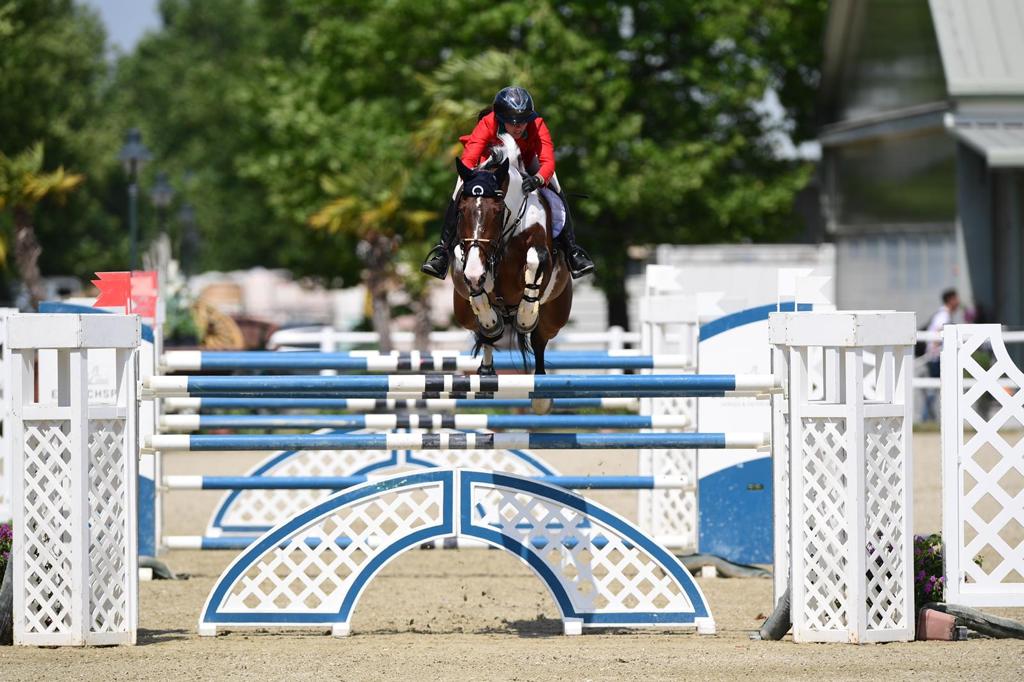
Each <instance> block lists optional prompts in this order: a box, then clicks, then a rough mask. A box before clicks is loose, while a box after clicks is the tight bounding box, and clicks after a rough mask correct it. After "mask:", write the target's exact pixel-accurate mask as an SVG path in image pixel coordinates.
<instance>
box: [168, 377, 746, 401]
mask: <svg viewBox="0 0 1024 682" xmlns="http://www.w3.org/2000/svg"><path fill="white" fill-rule="evenodd" d="M157 378H159V377H157ZM420 379H422V381H420ZM523 379H532V381H528V382H526V381H520V380H523ZM416 386H422V387H421V388H416ZM187 390H188V392H189V394H191V395H202V394H203V393H215V392H228V393H235V392H242V393H291V392H296V391H297V392H305V391H318V392H327V393H330V392H345V393H350V392H351V393H364V392H384V393H388V392H393V393H403V392H409V393H420V392H428V393H430V392H446V391H447V392H458V391H478V392H483V393H487V392H515V391H517V390H531V391H532V392H533V393H536V394H539V395H540V396H543V395H545V394H563V393H566V394H572V393H581V392H582V393H595V392H599V393H601V394H602V395H605V394H608V393H611V392H616V391H638V392H646V391H652V392H658V393H673V392H674V393H688V392H696V393H704V392H712V393H722V392H725V391H735V390H736V376H735V375H733V374H643V375H611V376H609V375H601V374H547V375H537V376H533V377H526V376H523V375H507V374H506V375H497V376H483V377H476V376H452V375H444V374H442V375H425V376H422V377H419V376H402V375H379V376H294V375H284V376H213V377H207V376H192V377H189V378H188V384H187Z"/></svg>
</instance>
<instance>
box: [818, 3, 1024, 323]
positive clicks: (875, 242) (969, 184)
mask: <svg viewBox="0 0 1024 682" xmlns="http://www.w3.org/2000/svg"><path fill="white" fill-rule="evenodd" d="M1022 34H1024V3H1022V2H1020V1H1019V0H975V1H972V2H964V1H962V0H929V2H924V1H923V0H833V2H832V3H831V5H830V9H829V17H828V24H827V29H826V35H825V44H824V65H823V69H822V87H821V113H822V121H823V127H822V129H821V134H820V141H821V144H822V166H821V176H822V207H823V212H824V215H825V223H826V231H827V233H828V234H829V235H830V238H831V239H833V240H834V241H835V244H836V256H837V263H836V272H837V277H838V282H837V295H838V301H837V303H838V304H839V306H840V307H842V308H847V309H857V308H870V307H878V306H879V305H880V304H882V303H881V302H884V305H885V306H886V307H893V308H895V309H905V310H914V311H916V312H917V313H918V320H923V321H927V319H928V316H929V315H931V313H932V312H933V311H934V310H935V309H936V308H937V307H938V305H939V293H940V291H941V290H942V289H944V288H946V287H949V286H955V287H957V288H958V289H960V291H961V293H962V297H963V299H964V300H965V302H967V303H968V305H969V306H973V307H974V308H976V309H978V310H979V311H981V312H983V314H984V315H985V316H987V317H989V318H990V319H992V320H999V321H1001V322H1003V323H1004V324H1008V325H1022V324H1024V302H1022V299H1021V291H1022V288H1024V286H1022V285H1024V281H1022V277H1024V275H1022V265H1024V263H1022V255H1024V244H1022V235H1021V232H1022V227H1024V223H1022V218H1024V215H1022V211H1024V205H1022V204H1024V173H1022V170H1021V168H1022V166H1024V41H1021V40H1020V36H1021V35H1022Z"/></svg>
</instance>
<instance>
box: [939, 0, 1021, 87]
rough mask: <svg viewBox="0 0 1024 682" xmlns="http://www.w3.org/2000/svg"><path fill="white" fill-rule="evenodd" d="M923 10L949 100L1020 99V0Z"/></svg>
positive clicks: (956, 1)
mask: <svg viewBox="0 0 1024 682" xmlns="http://www.w3.org/2000/svg"><path fill="white" fill-rule="evenodd" d="M929 4H930V5H931V11H932V19H933V21H934V23H935V33H936V35H937V36H938V40H939V49H940V51H941V53H942V65H943V68H944V69H945V72H946V85H947V88H948V90H949V94H950V95H952V96H954V97H958V96H985V95H988V96H1000V95H1024V0H929Z"/></svg>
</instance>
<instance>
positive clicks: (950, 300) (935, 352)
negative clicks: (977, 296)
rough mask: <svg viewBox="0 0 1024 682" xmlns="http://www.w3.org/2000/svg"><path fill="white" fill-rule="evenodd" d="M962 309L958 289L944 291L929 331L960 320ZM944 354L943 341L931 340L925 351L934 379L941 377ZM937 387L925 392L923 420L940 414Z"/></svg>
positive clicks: (933, 419) (929, 369)
mask: <svg viewBox="0 0 1024 682" xmlns="http://www.w3.org/2000/svg"><path fill="white" fill-rule="evenodd" d="M959 310H960V296H959V295H958V294H957V293H956V289H946V290H945V291H943V292H942V307H941V308H939V309H938V310H936V311H935V314H934V315H932V319H931V320H929V321H928V328H927V331H929V332H941V331H942V328H943V327H945V326H946V325H947V324H953V323H956V322H959V321H960V320H959V319H958V318H959V316H958V315H957V312H958V311H959ZM941 356H942V341H929V342H928V347H927V350H926V351H925V365H926V366H927V368H928V376H929V377H931V378H933V379H938V378H939V370H940V368H941V363H940V358H941ZM938 395H939V392H938V390H937V389H934V388H929V389H925V392H924V410H923V411H922V412H921V421H923V422H927V421H935V420H936V419H937V417H938V415H937V414H936V413H935V399H936V398H937V397H938Z"/></svg>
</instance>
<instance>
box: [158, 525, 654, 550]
mask: <svg viewBox="0 0 1024 682" xmlns="http://www.w3.org/2000/svg"><path fill="white" fill-rule="evenodd" d="M267 530H270V529H269V528H268V529H267ZM163 539H164V545H166V546H167V548H169V549H193V550H194V549H199V550H218V549H233V550H242V549H246V548H248V547H249V545H251V544H252V543H253V542H256V541H257V540H259V536H256V535H253V536H241V535H225V536H210V535H165V536H164V538H163ZM655 540H657V541H659V542H661V543H662V544H663V545H669V542H670V540H669V539H668V538H666V539H662V538H658V537H656V538H655ZM666 540H669V542H666ZM330 541H331V542H334V543H336V544H337V545H338V547H340V548H342V549H344V548H345V547H348V546H350V545H351V544H352V543H353V542H354V540H353V539H352V538H349V537H337V538H332V539H331V540H330ZM385 541H387V538H382V537H380V536H377V535H371V536H369V537H361V538H359V544H361V545H363V546H365V547H369V548H371V549H376V548H378V547H380V545H381V543H382V542H385ZM584 541H585V542H587V544H589V545H591V546H592V547H596V548H597V549H603V548H604V547H605V546H607V544H608V539H607V537H606V536H604V535H593V536H590V537H587V538H585V540H584V539H581V538H565V539H563V540H561V542H560V543H559V545H558V546H562V547H575V546H576V545H578V544H579V543H580V542H584ZM299 542H302V543H304V544H305V545H306V546H308V547H317V546H318V545H320V544H321V543H323V542H325V539H324V538H322V537H304V538H302V539H301V540H299ZM552 542H558V541H557V540H553V539H552V537H550V536H544V535H535V536H533V537H531V538H530V544H531V545H533V546H534V547H535V548H536V549H544V548H545V547H548V546H549V545H551V544H552ZM286 546H287V545H279V547H281V548H282V549H283V548H284V547H286ZM669 546H670V545H669ZM419 548H420V549H491V546H490V545H488V544H487V543H486V542H484V541H482V540H478V539H476V538H467V537H447V538H440V539H436V540H427V541H426V542H424V543H423V544H421V545H419Z"/></svg>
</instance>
